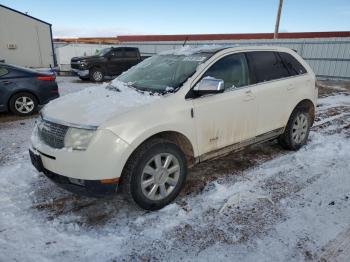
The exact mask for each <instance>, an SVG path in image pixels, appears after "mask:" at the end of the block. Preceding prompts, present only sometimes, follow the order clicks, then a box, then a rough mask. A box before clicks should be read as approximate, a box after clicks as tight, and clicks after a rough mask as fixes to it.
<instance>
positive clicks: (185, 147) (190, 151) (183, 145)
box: [123, 131, 195, 169]
mask: <svg viewBox="0 0 350 262" xmlns="http://www.w3.org/2000/svg"><path fill="white" fill-rule="evenodd" d="M155 138H162V139H165V140H168V141H171V142H173V143H175V144H176V145H178V146H179V147H180V149H181V150H182V152H183V153H184V154H185V156H186V160H187V166H193V165H194V164H195V157H194V147H193V145H192V143H191V141H190V139H189V138H188V137H187V136H186V135H184V134H182V133H180V132H178V131H160V132H158V133H155V134H153V135H151V136H149V137H148V138H146V139H143V140H142V141H141V142H139V143H138V144H137V145H136V146H135V147H134V150H132V152H131V153H130V154H129V156H128V157H127V159H126V162H125V164H124V167H125V165H126V163H127V162H128V161H129V159H130V158H131V156H132V155H133V154H134V153H135V152H136V151H137V150H138V149H139V148H140V147H141V146H142V145H143V144H145V143H147V142H148V141H150V140H152V139H155ZM124 167H123V169H124Z"/></svg>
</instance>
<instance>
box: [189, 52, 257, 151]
mask: <svg viewBox="0 0 350 262" xmlns="http://www.w3.org/2000/svg"><path fill="white" fill-rule="evenodd" d="M206 76H210V77H214V78H216V79H221V80H223V81H224V85H225V92H224V93H221V94H215V95H206V96H201V97H197V98H194V99H193V105H194V120H195V126H196V133H197V144H198V150H199V152H200V154H201V155H203V154H206V153H208V152H211V151H215V150H218V149H221V148H224V147H226V146H229V145H232V144H235V143H238V142H241V141H244V140H247V139H249V138H253V137H254V136H255V134H256V114H257V106H256V99H255V95H254V94H253V92H252V90H251V88H250V86H249V84H250V81H251V80H250V76H249V70H248V65H247V61H246V57H245V55H244V54H241V53H239V54H232V55H227V56H225V57H223V58H221V59H220V60H218V61H217V62H216V63H214V64H213V65H212V66H211V67H210V68H209V69H208V70H207V71H206V72H205V73H204V74H203V76H202V78H203V77H206Z"/></svg>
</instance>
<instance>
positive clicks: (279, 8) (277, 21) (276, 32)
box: [273, 0, 283, 39]
mask: <svg viewBox="0 0 350 262" xmlns="http://www.w3.org/2000/svg"><path fill="white" fill-rule="evenodd" d="M282 5H283V0H279V5H278V11H277V17H276V25H275V33H274V34H273V38H274V39H277V38H278V30H279V27H280V19H281V11H282Z"/></svg>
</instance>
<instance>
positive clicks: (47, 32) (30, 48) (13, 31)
mask: <svg viewBox="0 0 350 262" xmlns="http://www.w3.org/2000/svg"><path fill="white" fill-rule="evenodd" d="M0 60H5V62H6V63H10V64H15V65H20V66H25V67H33V68H48V67H50V66H52V67H53V66H55V64H56V61H55V53H54V48H53V41H52V30H51V24H50V23H47V22H45V21H42V20H40V19H37V18H35V17H32V16H30V15H27V14H25V13H22V12H19V11H17V10H14V9H12V8H9V7H7V6H4V5H0Z"/></svg>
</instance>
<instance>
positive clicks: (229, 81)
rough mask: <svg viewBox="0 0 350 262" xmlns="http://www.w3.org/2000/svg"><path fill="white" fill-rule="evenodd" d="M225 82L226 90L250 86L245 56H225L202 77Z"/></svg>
mask: <svg viewBox="0 0 350 262" xmlns="http://www.w3.org/2000/svg"><path fill="white" fill-rule="evenodd" d="M206 76H210V77H214V78H216V79H221V80H224V86H225V90H228V89H232V88H237V87H242V86H246V85H249V71H248V66H247V61H246V58H245V55H244V54H233V55H228V56H225V57H224V58H221V59H220V60H219V61H217V62H216V63H215V64H214V65H212V66H211V67H210V68H209V69H208V70H207V71H206V72H205V73H204V75H203V76H202V78H204V77H206Z"/></svg>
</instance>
